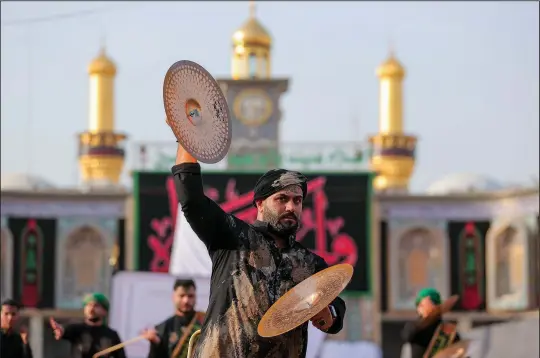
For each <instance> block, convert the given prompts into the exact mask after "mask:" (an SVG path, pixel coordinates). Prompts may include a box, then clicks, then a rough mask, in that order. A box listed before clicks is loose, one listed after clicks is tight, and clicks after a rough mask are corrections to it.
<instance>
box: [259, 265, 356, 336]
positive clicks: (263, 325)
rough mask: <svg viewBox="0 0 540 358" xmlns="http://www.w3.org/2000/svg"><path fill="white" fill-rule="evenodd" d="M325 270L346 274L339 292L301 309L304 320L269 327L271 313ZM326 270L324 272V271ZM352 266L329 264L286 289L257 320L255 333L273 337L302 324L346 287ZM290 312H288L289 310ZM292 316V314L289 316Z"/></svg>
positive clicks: (350, 277)
mask: <svg viewBox="0 0 540 358" xmlns="http://www.w3.org/2000/svg"><path fill="white" fill-rule="evenodd" d="M327 270H331V271H336V272H343V274H344V276H346V279H345V280H343V281H342V288H341V290H340V291H339V292H337V293H336V294H335V296H327V297H319V298H318V301H317V303H316V304H315V305H313V306H312V307H310V308H308V309H306V310H304V311H303V316H309V318H307V319H305V320H300V319H298V320H296V321H295V322H294V323H292V324H290V325H288V326H282V327H281V328H280V329H275V328H274V327H269V326H270V324H271V323H272V320H273V319H274V317H273V315H272V313H273V312H276V311H279V310H280V306H282V305H284V304H286V303H287V302H288V300H289V299H290V298H291V297H292V296H294V295H299V291H301V290H302V288H303V287H305V286H308V285H309V284H310V283H313V282H316V279H317V277H319V276H324V275H325V274H326V275H328V272H327ZM325 271H326V272H325ZM353 271H354V269H353V266H352V265H349V264H338V265H334V266H330V267H328V268H327V269H324V270H321V271H319V272H317V273H316V274H314V275H312V276H310V277H308V278H306V279H305V280H303V281H302V282H300V283H298V284H297V285H296V286H294V287H293V288H291V289H290V290H289V291H287V292H286V293H285V294H284V295H283V296H281V297H280V298H279V299H278V300H277V301H276V302H275V303H274V304H273V305H272V306H271V307H270V308H269V309H268V311H267V312H266V313H265V314H264V315H263V317H262V319H261V321H260V322H259V324H258V326H257V333H258V334H259V335H260V336H261V337H265V338H269V337H275V336H278V335H281V334H284V333H287V332H289V331H291V330H293V329H295V328H297V327H299V326H301V325H302V324H304V323H306V322H307V321H309V319H310V318H311V317H313V316H314V315H316V314H317V313H319V312H320V310H322V309H323V308H324V307H327V306H328V305H329V304H330V303H332V301H333V300H334V299H335V298H336V297H337V296H338V295H339V294H340V293H341V292H343V290H344V289H345V288H346V287H347V285H348V284H349V282H350V281H351V279H352V275H353ZM289 313H290V312H289ZM289 317H294V316H292V315H291V316H289Z"/></svg>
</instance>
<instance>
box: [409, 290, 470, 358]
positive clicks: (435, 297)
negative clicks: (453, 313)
mask: <svg viewBox="0 0 540 358" xmlns="http://www.w3.org/2000/svg"><path fill="white" fill-rule="evenodd" d="M442 303H443V302H442V300H441V295H440V293H439V292H438V291H437V290H435V289H434V288H424V289H422V290H420V291H419V292H418V294H417V296H416V311H417V312H418V315H419V316H420V317H419V319H418V320H417V321H415V322H409V323H407V324H406V325H405V327H404V328H403V331H402V332H401V336H402V338H403V340H404V341H405V343H409V344H410V346H411V358H422V357H424V354H425V353H426V351H427V349H428V348H429V346H430V343H431V341H432V339H433V337H434V336H435V333H436V331H437V328H438V327H439V325H440V324H441V323H442V322H443V320H442V315H443V313H444V312H443V310H442V306H441V305H442ZM459 340H460V337H459V334H457V333H456V335H455V337H454V340H453V342H452V343H457V342H459Z"/></svg>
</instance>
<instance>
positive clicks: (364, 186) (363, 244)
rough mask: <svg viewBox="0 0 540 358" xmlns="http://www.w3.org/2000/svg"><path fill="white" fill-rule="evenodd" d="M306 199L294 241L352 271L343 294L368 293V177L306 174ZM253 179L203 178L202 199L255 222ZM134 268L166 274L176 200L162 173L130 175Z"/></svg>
mask: <svg viewBox="0 0 540 358" xmlns="http://www.w3.org/2000/svg"><path fill="white" fill-rule="evenodd" d="M307 176H308V178H309V179H310V181H309V187H308V192H309V193H308V196H307V198H306V201H305V206H304V211H303V215H302V228H301V230H300V231H299V232H298V235H297V240H298V241H299V242H301V243H302V244H303V245H305V246H306V247H308V248H309V249H311V250H312V251H314V252H315V253H316V254H318V255H320V256H322V257H323V258H324V259H325V260H326V262H327V263H328V264H329V265H333V264H337V263H350V264H352V265H353V266H354V267H355V272H354V276H353V279H352V281H351V283H350V285H349V287H348V288H347V289H348V290H354V291H362V292H366V293H368V292H370V291H371V277H370V257H369V256H370V255H369V253H370V245H369V240H370V235H371V234H370V232H371V228H370V221H369V220H370V210H371V207H370V205H371V201H370V199H371V183H370V180H371V176H370V174H367V173H355V174H310V175H307ZM258 178H259V174H247V173H242V174H240V173H238V174H232V173H205V174H203V181H204V187H205V192H206V195H207V196H208V197H210V198H212V199H213V200H214V201H216V202H217V203H219V204H220V205H221V207H222V208H223V209H224V210H225V211H227V212H230V213H233V214H234V215H236V216H237V217H238V218H240V219H242V220H245V221H246V222H252V221H253V220H255V217H256V215H257V212H256V210H255V208H254V207H253V206H252V205H251V198H252V196H253V193H252V189H253V186H254V185H255V182H256V181H257V179H258ZM134 183H135V184H134V196H135V215H136V218H135V223H136V224H135V225H136V227H135V228H134V232H135V240H136V243H135V244H136V247H137V248H136V250H137V254H136V257H135V262H136V264H137V265H138V269H139V270H141V271H155V272H167V271H168V267H169V258H170V252H171V247H172V242H173V233H174V225H175V218H176V212H177V207H178V205H177V203H178V201H177V199H176V192H175V190H174V185H173V183H172V177H171V176H170V175H168V174H166V173H146V172H137V173H134Z"/></svg>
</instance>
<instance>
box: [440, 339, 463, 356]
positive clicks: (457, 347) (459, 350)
mask: <svg viewBox="0 0 540 358" xmlns="http://www.w3.org/2000/svg"><path fill="white" fill-rule="evenodd" d="M471 343H472V341H471V340H463V341H459V342H457V343H455V344H452V345H450V346H449V347H448V348H445V349H443V350H442V351H440V352H439V353H437V354H435V356H434V357H433V358H463V357H465V356H466V354H467V352H468V351H469V347H470V346H471Z"/></svg>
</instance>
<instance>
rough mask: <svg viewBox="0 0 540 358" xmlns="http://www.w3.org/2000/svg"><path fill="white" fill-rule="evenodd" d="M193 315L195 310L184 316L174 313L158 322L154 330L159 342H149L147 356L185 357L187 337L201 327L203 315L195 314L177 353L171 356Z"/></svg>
mask: <svg viewBox="0 0 540 358" xmlns="http://www.w3.org/2000/svg"><path fill="white" fill-rule="evenodd" d="M194 316H195V312H192V313H189V314H186V315H185V316H178V315H174V316H172V317H169V318H167V319H166V320H165V321H163V322H161V323H160V324H158V325H157V326H156V331H157V333H158V336H159V340H160V342H159V343H158V344H155V343H150V352H149V353H148V358H186V357H187V351H188V344H189V338H190V337H191V335H192V334H193V333H194V332H195V331H197V330H199V329H201V327H202V324H203V321H204V315H202V314H199V315H197V317H196V319H195V322H194V325H193V327H192V328H191V332H189V333H188V335H187V338H186V339H185V341H184V343H183V344H182V348H181V349H180V351H179V353H178V355H177V356H176V357H172V353H173V352H174V350H175V348H176V345H177V344H178V341H179V340H180V339H181V338H182V336H183V334H184V331H185V330H186V329H187V327H188V326H189V324H190V323H191V321H192V320H193V318H194ZM199 316H200V318H199Z"/></svg>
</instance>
